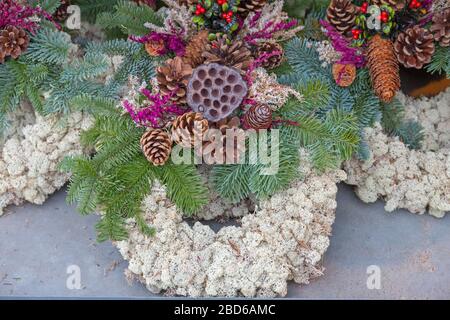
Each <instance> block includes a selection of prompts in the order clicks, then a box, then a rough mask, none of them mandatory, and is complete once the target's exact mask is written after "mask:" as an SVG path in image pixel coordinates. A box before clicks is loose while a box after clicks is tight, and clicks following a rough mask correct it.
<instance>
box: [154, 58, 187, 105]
mask: <svg viewBox="0 0 450 320" xmlns="http://www.w3.org/2000/svg"><path fill="white" fill-rule="evenodd" d="M156 71H157V75H156V79H157V80H158V84H159V90H160V91H161V92H162V93H163V94H171V95H172V98H171V100H172V101H173V102H175V103H178V104H186V86H187V83H188V81H189V77H190V76H191V74H192V67H191V66H190V65H189V64H187V63H184V62H183V59H182V58H180V57H175V58H173V59H169V60H167V61H166V63H165V64H164V65H163V66H160V67H158V68H157V70H156Z"/></svg>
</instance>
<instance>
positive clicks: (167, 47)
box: [130, 32, 186, 56]
mask: <svg viewBox="0 0 450 320" xmlns="http://www.w3.org/2000/svg"><path fill="white" fill-rule="evenodd" d="M130 40H132V41H135V42H139V43H143V44H146V49H147V48H149V47H151V49H152V50H151V52H152V53H153V54H152V53H150V52H149V54H150V55H155V56H157V55H163V54H167V53H170V52H173V53H175V54H176V55H177V56H182V55H184V51H185V49H186V46H185V44H184V41H183V40H182V39H181V38H180V37H179V36H177V35H173V34H168V33H158V32H151V33H150V34H148V35H146V36H143V37H136V36H130ZM148 44H157V45H155V46H149V45H148ZM161 44H162V45H161ZM147 51H149V50H147Z"/></svg>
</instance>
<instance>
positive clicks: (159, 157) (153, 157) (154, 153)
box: [141, 128, 172, 166]
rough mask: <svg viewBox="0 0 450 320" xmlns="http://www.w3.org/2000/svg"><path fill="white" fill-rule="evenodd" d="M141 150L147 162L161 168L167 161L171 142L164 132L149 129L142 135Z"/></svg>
mask: <svg viewBox="0 0 450 320" xmlns="http://www.w3.org/2000/svg"><path fill="white" fill-rule="evenodd" d="M141 149H142V152H143V153H144V155H145V157H146V158H147V160H148V161H150V162H151V163H153V164H154V165H155V166H162V165H164V164H165V163H166V162H167V160H168V159H169V156H170V152H171V151H172V141H171V140H170V136H169V134H168V133H167V132H165V131H164V130H162V129H154V128H150V129H148V130H147V131H146V132H145V133H144V134H143V135H142V138H141Z"/></svg>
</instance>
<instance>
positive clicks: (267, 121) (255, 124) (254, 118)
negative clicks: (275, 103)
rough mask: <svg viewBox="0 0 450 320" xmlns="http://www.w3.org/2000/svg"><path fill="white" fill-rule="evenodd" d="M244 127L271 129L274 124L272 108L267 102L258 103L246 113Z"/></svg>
mask: <svg viewBox="0 0 450 320" xmlns="http://www.w3.org/2000/svg"><path fill="white" fill-rule="evenodd" d="M243 121H244V127H245V128H247V129H255V130H261V129H269V128H270V127H271V126H272V109H270V108H269V107H268V106H267V105H265V104H257V105H254V106H251V108H250V109H249V110H248V111H247V112H246V113H245V114H244V118H243Z"/></svg>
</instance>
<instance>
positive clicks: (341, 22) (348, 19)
mask: <svg viewBox="0 0 450 320" xmlns="http://www.w3.org/2000/svg"><path fill="white" fill-rule="evenodd" d="M356 15H357V8H356V6H355V5H353V3H352V1H351V0H331V2H330V5H329V6H328V9H327V19H328V21H329V22H330V24H331V25H332V26H333V27H334V28H335V29H336V30H337V31H338V32H339V33H341V34H342V35H344V36H350V35H351V30H352V29H353V27H354V26H355V19H356Z"/></svg>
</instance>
